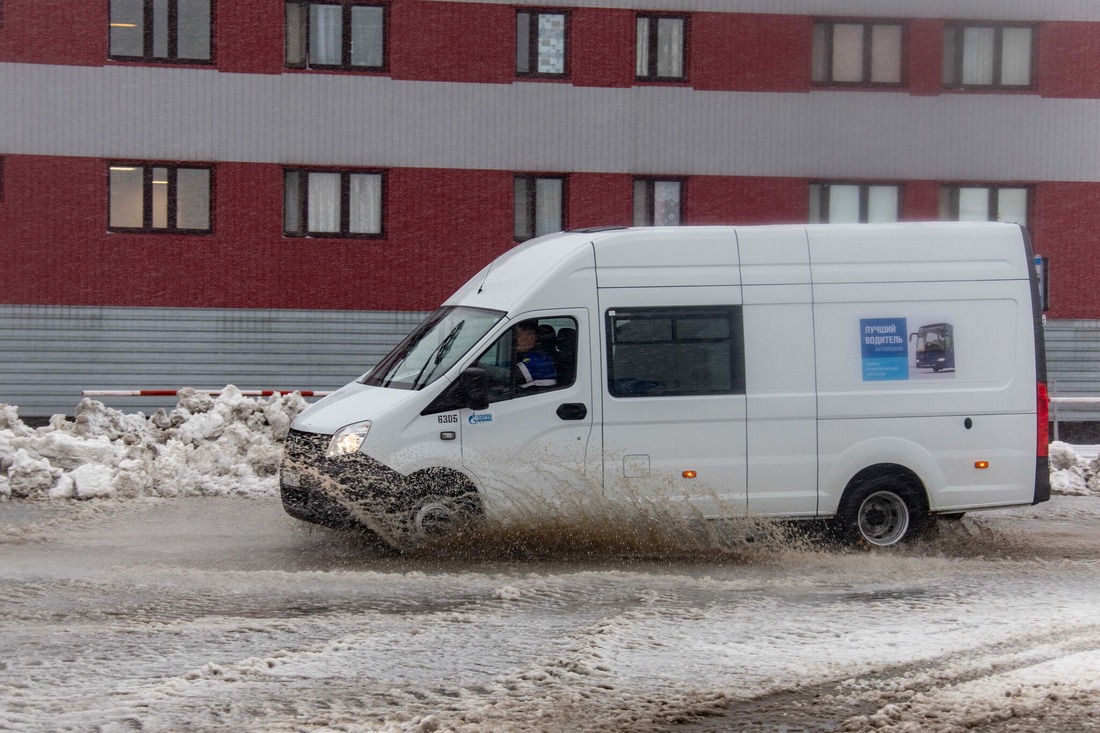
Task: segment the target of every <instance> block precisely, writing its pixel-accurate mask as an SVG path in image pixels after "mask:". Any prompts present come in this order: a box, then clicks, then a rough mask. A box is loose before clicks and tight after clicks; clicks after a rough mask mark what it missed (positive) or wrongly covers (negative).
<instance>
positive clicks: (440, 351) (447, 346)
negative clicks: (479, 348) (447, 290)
mask: <svg viewBox="0 0 1100 733" xmlns="http://www.w3.org/2000/svg"><path fill="white" fill-rule="evenodd" d="M465 325H466V321H459V322H458V325H457V326H455V327H454V328H452V329H451V332H450V333H449V334H447V337H446V338H444V339H443V340H442V341H440V342H439V346H437V347H435V351H433V352H432V353H431V354H428V358H427V359H426V360H425V361H424V366H422V367H420V373H419V374H417V375H416V379H414V380H413V383H412V388H413V389H417V386H418V385H420V378H421V377H423V378H424V383H425V384H427V380H429V379H431V376H432V375H433V374H435V370H436V368H437V367H438V366H439V365H440V364H442V363H443V359H444V358H446V356H447V352H449V351H450V350H451V347H452V346H454V343H455V339H457V338H458V334H459V333H460V332H461V331H462V327H463V326H465ZM433 355H434V358H433ZM429 362H431V363H432V370H431V371H430V372H428V373H427V374H424V370H425V369H427V368H428V363H429Z"/></svg>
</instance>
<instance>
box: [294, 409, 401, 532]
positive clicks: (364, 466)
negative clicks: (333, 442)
mask: <svg viewBox="0 0 1100 733" xmlns="http://www.w3.org/2000/svg"><path fill="white" fill-rule="evenodd" d="M331 438H332V436H331V435H322V434H318V433H305V432H301V431H298V430H291V431H290V435H288V436H287V439H286V444H285V446H284V448H283V460H282V464H281V466H280V468H279V492H280V494H281V497H282V502H283V509H284V511H286V513H287V514H289V515H290V516H292V517H294V518H295V519H301V520H302V521H305V522H311V523H313V524H319V525H322V526H325V527H333V528H336V529H351V528H357V527H362V526H364V524H365V523H364V519H365V518H366V517H368V516H373V517H381V516H386V515H392V514H397V513H400V512H403V511H407V510H408V508H409V505H410V504H411V502H410V500H409V498H408V497H409V496H410V493H411V492H410V491H409V488H408V483H409V482H408V480H407V479H406V477H405V476H403V475H402V474H400V473H398V472H397V471H394V470H393V469H391V468H389V467H387V466H385V465H384V464H382V463H380V462H378V461H376V460H375V459H373V458H371V457H369V456H366V455H363V454H362V453H357V454H353V455H349V456H341V457H340V458H327V457H326V456H325V451H326V450H327V449H328V444H329V440H330V439H331Z"/></svg>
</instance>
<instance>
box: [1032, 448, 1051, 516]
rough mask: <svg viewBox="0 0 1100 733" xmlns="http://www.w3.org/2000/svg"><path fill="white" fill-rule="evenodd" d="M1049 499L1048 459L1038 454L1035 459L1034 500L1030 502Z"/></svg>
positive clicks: (1034, 502) (1037, 502)
mask: <svg viewBox="0 0 1100 733" xmlns="http://www.w3.org/2000/svg"><path fill="white" fill-rule="evenodd" d="M1044 501H1050V459H1049V458H1048V457H1047V456H1039V457H1038V458H1036V459H1035V500H1034V501H1032V502H1031V503H1032V504H1041V503H1042V502H1044Z"/></svg>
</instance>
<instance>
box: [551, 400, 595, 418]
mask: <svg viewBox="0 0 1100 733" xmlns="http://www.w3.org/2000/svg"><path fill="white" fill-rule="evenodd" d="M558 417H560V418H561V419H562V420H583V419H585V418H586V417H588V408H587V407H585V405H584V403H583V402H566V403H565V404H564V405H558Z"/></svg>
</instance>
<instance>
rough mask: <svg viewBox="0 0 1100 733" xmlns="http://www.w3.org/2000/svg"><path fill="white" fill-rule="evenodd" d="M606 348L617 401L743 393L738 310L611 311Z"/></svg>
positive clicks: (611, 388) (610, 382) (610, 381)
mask: <svg viewBox="0 0 1100 733" xmlns="http://www.w3.org/2000/svg"><path fill="white" fill-rule="evenodd" d="M607 344H608V354H607V387H608V390H609V391H610V392H611V394H612V395H613V396H615V397H659V396H669V395H706V394H744V393H745V355H744V330H743V327H742V321H741V307H740V306H703V307H682V308H613V309H610V310H608V311H607Z"/></svg>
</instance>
